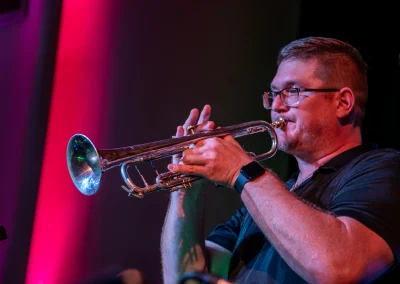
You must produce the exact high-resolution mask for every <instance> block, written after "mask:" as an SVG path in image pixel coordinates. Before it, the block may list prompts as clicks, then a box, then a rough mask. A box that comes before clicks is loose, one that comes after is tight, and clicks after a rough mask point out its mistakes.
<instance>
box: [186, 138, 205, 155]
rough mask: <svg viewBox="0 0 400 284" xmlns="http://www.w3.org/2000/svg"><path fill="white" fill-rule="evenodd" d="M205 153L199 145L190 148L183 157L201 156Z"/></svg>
mask: <svg viewBox="0 0 400 284" xmlns="http://www.w3.org/2000/svg"><path fill="white" fill-rule="evenodd" d="M200 142H201V141H200ZM204 151H205V149H204V147H198V146H197V144H196V146H195V147H193V148H190V149H186V150H185V151H183V156H187V155H201V154H203V153H204Z"/></svg>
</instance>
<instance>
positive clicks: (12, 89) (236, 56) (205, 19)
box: [0, 0, 400, 283]
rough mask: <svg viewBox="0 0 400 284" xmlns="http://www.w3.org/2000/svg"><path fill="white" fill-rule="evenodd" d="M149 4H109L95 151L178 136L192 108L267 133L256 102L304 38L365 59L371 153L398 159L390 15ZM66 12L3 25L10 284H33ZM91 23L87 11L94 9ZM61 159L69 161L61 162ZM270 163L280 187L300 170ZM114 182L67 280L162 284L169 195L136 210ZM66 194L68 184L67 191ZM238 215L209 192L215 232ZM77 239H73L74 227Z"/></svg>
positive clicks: (0, 276)
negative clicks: (102, 120)
mask: <svg viewBox="0 0 400 284" xmlns="http://www.w3.org/2000/svg"><path fill="white" fill-rule="evenodd" d="M67 1H68V0H64V4H65V3H66V2H67ZM70 1H72V0H70ZM142 2H143V1H132V0H117V1H112V2H110V3H113V4H107V5H110V7H111V5H113V7H112V9H110V12H109V13H110V14H109V15H108V14H107V13H106V14H105V15H104V17H105V19H108V18H107V17H109V19H110V23H109V29H110V30H111V31H112V33H111V37H110V39H109V40H110V41H112V46H113V50H112V52H110V53H109V54H107V58H106V59H105V60H107V62H110V65H109V66H108V67H107V68H109V69H107V70H106V71H107V72H108V73H107V74H108V76H107V83H108V89H107V90H106V91H104V92H105V94H107V96H108V104H107V109H106V112H105V113H103V112H102V113H99V115H101V116H103V117H106V121H107V123H106V124H105V125H102V126H101V127H100V128H101V129H102V131H104V133H106V135H104V139H103V140H102V141H97V142H98V143H99V146H100V148H112V147H121V146H124V145H134V144H140V143H145V142H151V141H156V140H161V139H165V138H168V137H170V136H171V135H173V134H174V132H175V128H176V126H177V125H179V124H182V123H183V122H184V120H185V119H186V117H187V115H188V113H189V111H190V109H191V108H193V107H197V108H201V107H202V106H203V105H204V104H206V103H209V104H211V106H212V107H213V115H212V118H213V119H214V120H215V121H216V122H217V124H219V125H222V126H224V125H232V124H236V123H241V122H245V121H250V120H258V119H263V120H267V121H269V113H268V112H267V111H265V110H264V109H263V108H262V102H261V99H260V95H261V94H262V92H263V91H264V90H266V89H267V88H268V86H269V83H270V81H271V79H272V78H273V75H274V72H275V68H276V63H275V61H276V55H277V53H278V51H279V49H280V48H281V47H283V46H284V45H286V44H287V43H289V42H290V41H292V40H294V39H296V38H299V37H303V36H328V37H337V38H339V39H342V40H344V41H347V42H349V43H351V44H353V45H354V46H355V47H357V48H358V49H359V50H360V52H361V53H362V55H363V56H364V58H365V60H366V61H367V63H368V64H369V78H370V81H369V82H370V85H369V86H370V98H369V103H368V105H367V113H366V120H365V128H364V132H363V137H364V141H365V142H366V143H373V144H376V145H378V146H380V147H394V148H399V143H398V141H397V140H396V139H395V138H394V136H395V134H396V132H397V129H398V126H397V125H398V123H399V117H398V113H397V106H398V103H399V95H400V94H399V88H398V87H397V85H398V83H399V79H400V76H399V75H400V74H399V73H400V67H399V53H400V47H399V42H398V39H397V38H398V34H399V32H400V31H399V23H398V21H397V19H396V12H397V10H396V9H395V7H394V4H388V3H385V4H384V5H383V4H382V5H380V4H377V3H375V4H373V5H372V4H370V5H368V4H365V3H364V2H360V4H359V5H354V4H353V6H350V4H349V2H350V1H346V2H345V1H332V2H323V1H303V2H302V1H294V0H286V1H279V3H277V2H276V1H246V2H245V1H236V0H235V1H217V2H216V3H214V2H208V3H197V2H189V3H188V1H177V2H168V3H166V2H165V1H151V2H148V3H142ZM93 3H94V2H93ZM393 3H394V1H393ZM62 5H63V2H62V1H60V0H31V1H30V2H29V3H28V7H29V9H28V12H27V14H26V16H25V17H24V19H23V20H22V21H18V22H14V21H11V20H10V19H9V18H7V17H3V18H0V21H1V20H2V24H3V25H2V26H1V25H0V26H1V27H0V96H1V101H2V105H3V107H2V111H1V112H0V131H1V133H2V139H1V140H0V151H1V153H0V155H1V157H2V161H3V162H2V164H1V172H0V180H1V182H2V187H1V188H0V225H4V226H5V227H6V228H7V234H8V239H7V240H5V241H1V243H0V282H2V283H3V282H4V283H24V279H25V273H26V270H27V266H28V256H29V249H30V246H31V242H30V240H31V236H32V230H33V228H34V224H35V218H34V214H35V210H36V208H37V201H38V189H39V184H40V174H41V169H42V168H41V167H42V161H43V152H44V147H45V145H46V133H47V131H48V125H49V116H48V114H49V108H50V105H51V99H52V95H53V85H54V78H55V74H54V70H55V69H56V64H57V63H56V60H55V58H56V54H57V48H58V44H59V28H60V20H61V18H62V15H63V14H62V12H63V9H62V7H63V6H62ZM104 5H105V4H104ZM0 7H1V5H0ZM87 11H88V13H90V8H87ZM111 19H112V21H111ZM7 20H10V21H9V22H6V21H7ZM94 32H95V33H102V31H101V30H95V31H94ZM94 52H95V50H94ZM71 60H73V59H71ZM87 64H91V63H90V62H87ZM82 79H83V80H84V79H85V78H82ZM70 112H72V113H73V112H74V109H71V110H70ZM76 115H79V114H76ZM66 123H68V122H66ZM67 134H68V136H70V135H72V134H73V133H67ZM65 143H66V142H65ZM262 144H263V143H260V142H259V143H258V144H256V145H255V146H254V147H256V148H261V146H262ZM246 145H247V144H246ZM103 146H104V147H103ZM53 155H54V156H55V157H61V158H59V159H64V157H65V153H64V152H62V153H53ZM265 164H266V166H269V167H271V168H273V169H274V170H275V171H276V172H277V173H278V174H279V175H280V176H281V177H282V178H286V177H287V176H288V173H289V172H290V171H291V170H293V169H294V167H295V166H294V163H293V160H292V159H291V158H289V157H287V156H286V155H285V154H283V153H278V154H277V155H276V156H275V157H274V158H272V159H270V160H267V161H265ZM61 170H62V171H65V168H61V169H60V171H61ZM105 176H107V177H106V178H104V183H103V184H102V190H101V191H99V193H98V194H97V195H95V196H93V197H90V198H92V200H93V201H92V205H91V208H90V215H89V223H88V226H87V227H86V228H85V230H86V233H85V235H84V240H82V242H83V243H84V244H85V245H84V246H82V247H80V249H79V251H78V252H77V254H76V259H77V260H78V259H81V260H82V259H83V260H84V262H85V264H86V265H85V266H82V267H79V268H75V267H74V265H73V264H71V263H68V265H69V266H68V267H71V269H72V268H74V269H75V270H73V271H72V270H70V271H69V272H63V273H64V274H63V277H62V279H63V281H65V283H71V282H73V281H77V280H79V279H82V278H84V277H88V276H90V275H93V274H95V273H97V272H99V271H102V270H103V269H105V268H106V267H109V266H111V265H114V264H119V265H123V266H125V267H131V268H137V269H140V270H141V271H143V273H144V274H145V275H146V277H148V278H149V280H151V281H153V282H155V283H159V282H160V281H161V273H160V268H161V266H160V252H159V242H160V233H161V227H162V224H163V221H164V216H165V212H166V208H167V204H168V197H169V194H168V193H167V192H162V193H157V194H154V195H153V194H152V195H149V196H146V197H145V199H143V200H139V199H129V198H127V197H126V195H125V194H124V193H123V192H122V190H119V189H118V188H119V186H120V184H121V183H122V180H121V177H120V175H119V171H118V170H115V171H114V170H113V171H110V172H109V173H107V174H106V175H105ZM43 178H46V177H43ZM58 182H59V183H60V184H68V185H70V180H62V181H58ZM58 185H59V184H55V187H57V186H58ZM70 190H74V189H73V188H72V187H70ZM82 198H83V197H82ZM85 198H86V197H85ZM240 205H241V201H240V199H239V198H238V196H237V195H236V194H235V193H233V192H231V191H229V190H227V189H218V190H216V189H215V188H214V187H213V186H210V187H208V188H207V189H206V211H205V217H206V221H205V230H206V232H209V231H210V230H211V229H212V228H213V227H214V226H215V225H216V224H217V223H218V222H223V221H225V220H226V219H227V218H229V216H230V215H231V214H232V213H233V212H234V210H235V209H236V208H238V207H239V206H240ZM50 231H51V228H49V232H50ZM71 233H72V234H74V233H75V232H74V227H73V226H72V227H71ZM45 234H46V232H43V237H45ZM1 280H3V281H1Z"/></svg>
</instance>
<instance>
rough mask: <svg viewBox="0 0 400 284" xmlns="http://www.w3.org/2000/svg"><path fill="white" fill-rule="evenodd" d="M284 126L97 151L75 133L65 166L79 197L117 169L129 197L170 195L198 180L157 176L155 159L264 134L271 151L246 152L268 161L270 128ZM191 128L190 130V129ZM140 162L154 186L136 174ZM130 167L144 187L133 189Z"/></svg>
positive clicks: (251, 126)
mask: <svg viewBox="0 0 400 284" xmlns="http://www.w3.org/2000/svg"><path fill="white" fill-rule="evenodd" d="M285 125H286V122H285V121H284V120H283V119H279V120H278V121H276V122H274V123H268V122H266V121H262V120H259V121H253V122H246V123H242V124H237V125H233V126H228V127H222V128H217V129H213V130H206V131H201V132H198V133H194V131H192V134H190V135H187V136H183V137H176V138H170V139H165V140H160V141H156V142H151V143H146V144H140V145H134V146H128V147H123V148H114V149H97V148H96V147H95V146H94V144H93V143H92V141H90V139H89V138H88V137H87V136H85V135H83V134H75V135H73V136H72V137H71V138H70V140H69V141H68V145H67V166H68V171H69V174H70V176H71V179H72V181H73V183H74V185H75V186H76V188H77V189H78V190H79V191H80V192H81V193H82V194H84V195H87V196H90V195H93V194H95V193H97V191H98V190H99V188H100V182H101V178H102V174H103V173H104V172H105V171H107V170H109V169H111V168H114V167H118V166H120V167H121V175H122V178H123V180H124V181H125V184H126V186H125V185H122V188H123V189H124V190H125V191H126V192H127V193H128V195H129V196H135V197H139V198H143V197H144V195H145V194H147V193H151V192H156V191H160V190H169V191H170V192H172V191H176V190H180V189H187V188H189V187H191V186H192V185H191V183H192V182H193V181H195V180H198V179H201V178H202V177H200V176H195V175H183V174H179V173H173V172H165V173H161V174H159V173H158V171H157V170H156V169H155V168H154V164H153V162H154V161H155V160H159V159H162V158H166V157H168V156H173V155H175V154H179V153H182V152H183V151H184V150H186V149H188V148H190V146H191V145H192V144H195V143H197V142H198V141H200V140H203V139H206V138H211V137H219V138H223V137H224V136H227V135H231V136H232V137H233V138H238V137H242V136H246V135H251V134H255V133H260V132H265V131H268V133H269V134H270V137H271V139H272V145H271V148H270V149H269V150H268V151H267V152H265V153H263V154H260V155H257V156H256V155H254V154H252V153H250V154H252V155H253V156H254V159H255V160H257V161H262V160H265V159H269V158H271V157H272V156H274V155H275V153H276V152H277V146H278V144H277V140H278V139H277V135H276V132H275V129H274V128H283V127H284V126H285ZM191 128H192V129H193V126H192V127H191ZM142 163H150V164H151V165H152V167H153V169H154V171H155V172H156V174H157V177H156V181H155V183H153V184H149V183H148V182H147V181H146V179H145V178H144V177H143V176H142V175H141V174H140V172H139V170H138V168H137V165H138V164H142ZM132 165H134V166H135V167H136V169H137V170H138V172H139V175H140V177H141V178H142V181H143V184H144V187H140V186H137V185H136V184H134V183H133V181H132V179H131V178H130V176H129V174H128V168H129V167H130V166H132Z"/></svg>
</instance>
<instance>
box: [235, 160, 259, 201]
mask: <svg viewBox="0 0 400 284" xmlns="http://www.w3.org/2000/svg"><path fill="white" fill-rule="evenodd" d="M249 166H252V168H253V169H254V167H256V168H257V172H256V173H248V172H246V170H247V169H248V168H249ZM265 171H266V169H264V168H263V167H262V166H261V165H260V164H258V163H257V162H256V161H253V162H250V163H248V164H247V165H244V166H243V167H242V168H241V169H240V172H239V176H238V177H237V178H236V181H235V184H234V188H235V190H236V191H237V192H238V193H239V194H240V193H242V191H243V188H244V185H245V184H246V183H247V182H249V181H252V180H254V179H256V178H257V177H259V176H261V175H262V174H264V173H265Z"/></svg>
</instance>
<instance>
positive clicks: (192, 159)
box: [180, 155, 207, 166]
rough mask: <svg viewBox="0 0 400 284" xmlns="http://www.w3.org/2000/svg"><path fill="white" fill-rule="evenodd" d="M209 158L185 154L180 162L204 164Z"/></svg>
mask: <svg viewBox="0 0 400 284" xmlns="http://www.w3.org/2000/svg"><path fill="white" fill-rule="evenodd" d="M206 163H207V160H206V159H205V158H204V156H202V155H185V156H183V157H182V158H181V160H180V164H184V165H191V166H195V165H196V166H204V165H205V164H206Z"/></svg>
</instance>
